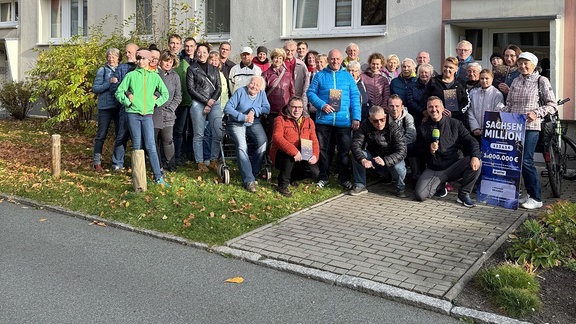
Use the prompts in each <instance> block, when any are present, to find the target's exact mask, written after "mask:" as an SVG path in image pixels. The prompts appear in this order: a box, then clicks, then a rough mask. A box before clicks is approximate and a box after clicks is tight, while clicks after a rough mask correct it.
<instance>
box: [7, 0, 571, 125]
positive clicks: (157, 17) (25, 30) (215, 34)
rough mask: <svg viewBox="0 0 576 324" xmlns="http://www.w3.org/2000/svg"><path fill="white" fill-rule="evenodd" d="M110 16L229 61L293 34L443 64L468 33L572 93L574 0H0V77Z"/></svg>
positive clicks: (318, 46)
mask: <svg viewBox="0 0 576 324" xmlns="http://www.w3.org/2000/svg"><path fill="white" fill-rule="evenodd" d="M183 3H184V4H185V6H184V7H183V6H182V4H183ZM183 8H186V10H183ZM24 13H25V14H24ZM107 16H108V17H110V16H113V17H115V19H118V20H119V21H125V20H130V19H132V20H133V21H134V24H131V25H130V24H129V25H128V26H126V27H125V28H126V30H125V31H124V32H125V33H126V34H128V33H129V32H130V31H131V30H134V29H138V31H139V33H140V34H145V35H150V39H156V40H157V39H158V38H159V37H160V38H161V37H162V36H161V35H166V30H167V28H168V27H167V26H168V23H167V22H168V21H170V19H171V20H172V21H180V22H181V24H180V27H182V28H185V29H187V30H194V33H198V34H199V35H200V36H197V38H198V39H204V40H207V41H209V42H211V43H214V44H217V43H219V42H221V41H224V40H226V41H228V40H230V41H231V43H232V54H233V60H235V61H238V59H239V53H238V50H239V49H240V48H241V47H242V46H251V47H253V48H256V47H257V46H259V45H265V46H266V47H267V48H268V49H272V48H275V47H281V46H282V43H283V42H284V41H285V40H287V39H295V40H304V41H306V42H307V43H308V44H309V47H310V49H315V50H317V51H318V52H320V53H327V52H328V51H329V50H330V49H332V48H339V49H341V50H344V49H345V47H346V45H347V44H349V43H350V42H354V43H356V44H358V45H359V47H360V58H361V60H362V61H365V60H366V59H367V57H368V56H369V55H370V54H371V53H373V52H380V53H383V54H385V55H388V54H392V53H394V54H397V55H398V56H399V57H400V58H401V59H403V58H404V57H410V58H415V57H416V55H417V53H418V52H419V51H421V50H426V51H428V52H429V53H430V56H431V58H432V62H431V63H432V64H433V65H434V66H435V67H436V70H440V64H441V62H442V58H444V57H446V56H455V55H456V52H455V48H456V44H457V43H458V41H460V40H462V39H467V40H469V41H470V42H471V43H472V44H473V46H474V49H473V55H474V57H475V59H476V60H477V61H479V62H480V63H481V64H482V66H484V67H490V64H489V57H490V55H491V54H492V53H494V52H501V51H502V48H503V47H505V46H506V45H508V44H511V43H512V44H517V45H519V46H520V47H521V48H522V49H523V50H526V51H531V52H534V53H535V54H536V55H537V56H538V57H539V59H540V60H543V59H546V60H547V61H549V64H550V77H551V81H552V85H553V87H554V90H555V92H556V94H557V96H558V98H561V97H562V98H564V97H571V98H573V99H574V98H576V82H575V75H576V62H575V57H576V47H575V44H574V43H575V39H576V35H575V30H576V0H548V1H539V0H508V1H499V0H484V1H482V3H481V5H479V3H478V2H477V1H474V0H184V1H182V0H20V1H18V0H0V81H1V80H23V79H24V78H25V76H26V71H28V70H29V69H30V68H31V66H33V64H34V60H35V58H36V56H37V55H36V52H34V51H33V49H35V48H45V47H46V46H47V45H48V44H49V43H56V44H57V43H58V42H59V41H61V40H62V39H66V38H67V37H70V36H71V35H74V34H81V35H82V34H84V35H85V34H86V33H88V28H87V26H91V25H94V24H98V23H99V22H100V21H101V20H102V19H103V18H104V17H107ZM190 18H194V19H190ZM104 27H105V28H110V29H109V30H111V29H112V28H114V26H112V24H111V25H110V26H104ZM194 28H196V29H194ZM182 36H187V35H182ZM158 44H159V45H160V46H166V44H165V43H164V44H162V43H161V42H158ZM546 60H544V61H546ZM574 101H576V100H572V101H571V102H570V103H568V104H566V105H564V106H563V107H562V109H561V113H562V117H563V118H564V119H571V120H574V119H575V114H574Z"/></svg>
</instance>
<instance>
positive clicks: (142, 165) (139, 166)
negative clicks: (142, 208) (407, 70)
mask: <svg viewBox="0 0 576 324" xmlns="http://www.w3.org/2000/svg"><path fill="white" fill-rule="evenodd" d="M132 187H133V188H134V191H136V192H143V191H146V190H147V189H148V183H147V182H146V159H145V157H144V150H134V151H132Z"/></svg>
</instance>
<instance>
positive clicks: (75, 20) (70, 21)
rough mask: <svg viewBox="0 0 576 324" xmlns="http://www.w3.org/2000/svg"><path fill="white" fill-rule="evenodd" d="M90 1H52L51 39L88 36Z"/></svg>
mask: <svg viewBox="0 0 576 324" xmlns="http://www.w3.org/2000/svg"><path fill="white" fill-rule="evenodd" d="M87 27H88V0H51V2H50V37H51V38H53V39H54V38H57V39H59V38H69V37H72V36H75V35H81V36H88V28H87Z"/></svg>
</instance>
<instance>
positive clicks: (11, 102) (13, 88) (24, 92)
mask: <svg viewBox="0 0 576 324" xmlns="http://www.w3.org/2000/svg"><path fill="white" fill-rule="evenodd" d="M31 96H32V91H31V89H30V84H29V83H28V82H6V83H4V85H3V86H2V89H1V90H0V104H2V107H4V108H6V110H8V112H9V113H10V115H11V116H12V117H14V118H15V119H19V120H22V119H24V118H26V117H27V116H28V111H29V110H30V107H31V104H30V97H31Z"/></svg>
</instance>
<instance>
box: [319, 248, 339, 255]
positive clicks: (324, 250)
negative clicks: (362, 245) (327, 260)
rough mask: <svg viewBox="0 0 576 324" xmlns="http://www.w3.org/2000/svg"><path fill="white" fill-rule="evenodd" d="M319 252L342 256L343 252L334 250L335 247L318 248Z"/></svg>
mask: <svg viewBox="0 0 576 324" xmlns="http://www.w3.org/2000/svg"><path fill="white" fill-rule="evenodd" d="M319 251H320V252H322V253H324V254H326V256H342V254H344V252H342V251H336V250H335V249H320V250H319Z"/></svg>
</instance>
